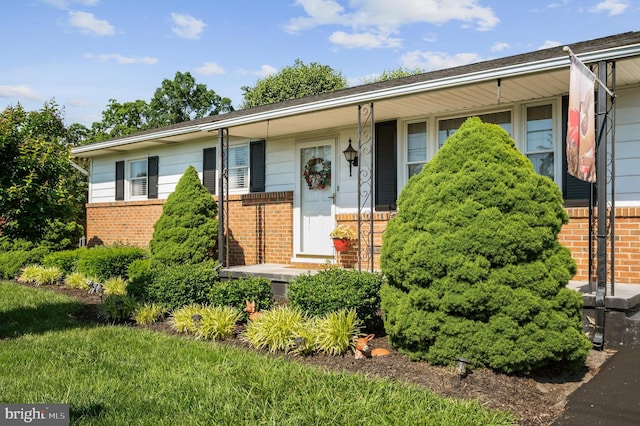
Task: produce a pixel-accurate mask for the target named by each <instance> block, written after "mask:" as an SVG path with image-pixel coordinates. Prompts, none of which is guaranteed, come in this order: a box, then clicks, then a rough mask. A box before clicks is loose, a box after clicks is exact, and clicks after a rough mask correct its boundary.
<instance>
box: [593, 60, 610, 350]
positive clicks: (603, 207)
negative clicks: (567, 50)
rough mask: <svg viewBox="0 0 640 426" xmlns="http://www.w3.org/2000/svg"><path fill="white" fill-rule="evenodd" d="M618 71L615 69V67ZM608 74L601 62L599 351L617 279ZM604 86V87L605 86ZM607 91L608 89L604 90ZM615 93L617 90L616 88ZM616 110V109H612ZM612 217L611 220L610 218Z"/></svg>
mask: <svg viewBox="0 0 640 426" xmlns="http://www.w3.org/2000/svg"><path fill="white" fill-rule="evenodd" d="M612 69H613V70H614V72H615V67H614V68H612ZM607 75H608V64H607V61H600V62H599V63H598V79H599V80H600V81H599V85H598V94H597V111H596V129H597V130H598V132H599V133H598V134H597V139H596V141H597V146H596V167H597V169H596V171H597V181H596V199H597V209H598V210H597V211H598V217H597V231H598V232H597V237H596V250H597V254H596V258H597V271H596V275H597V287H596V304H595V317H596V318H595V319H596V324H595V333H594V336H593V346H594V348H596V349H603V348H604V331H605V312H606V304H605V302H606V297H607V278H610V280H611V288H612V294H613V291H614V290H613V288H614V277H613V274H611V276H610V277H609V274H608V273H607V261H608V260H609V257H608V255H607V239H611V256H612V258H611V264H612V265H613V263H614V262H613V256H614V251H613V248H614V241H612V239H613V232H614V231H613V228H614V221H615V204H614V201H613V200H614V198H615V194H614V193H613V190H612V192H611V194H610V196H611V204H609V199H608V195H609V194H608V193H607V189H608V185H609V176H608V167H609V166H610V165H611V167H612V172H613V170H614V169H613V164H614V159H613V158H612V159H611V163H609V158H608V155H607V145H608V143H609V137H608V135H609V133H610V131H609V128H608V125H611V122H609V123H608V121H609V120H608V118H609V117H608V106H609V105H608V98H607V94H609V93H612V92H610V91H609V90H608V88H607V87H606V84H607ZM603 86H604V87H603ZM604 89H607V90H604ZM614 90H615V88H614ZM614 100H615V97H614V96H612V97H611V103H612V107H613V103H614ZM612 109H613V108H612ZM611 134H612V135H613V128H612V129H611ZM611 144H612V146H613V145H614V144H615V141H614V140H612V141H611ZM611 179H612V182H611V185H612V188H614V186H613V179H615V173H612V176H611ZM609 207H610V210H609V211H608V208H609ZM609 214H611V217H610V216H609Z"/></svg>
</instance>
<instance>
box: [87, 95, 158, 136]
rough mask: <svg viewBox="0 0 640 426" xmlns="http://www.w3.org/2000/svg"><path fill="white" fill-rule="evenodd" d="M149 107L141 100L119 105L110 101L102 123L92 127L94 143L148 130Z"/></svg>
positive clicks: (113, 100)
mask: <svg viewBox="0 0 640 426" xmlns="http://www.w3.org/2000/svg"><path fill="white" fill-rule="evenodd" d="M148 116H149V105H147V103H146V102H145V101H142V100H140V99H138V100H136V101H134V102H125V103H122V104H121V103H119V102H118V101H116V100H115V99H109V104H108V105H107V109H106V110H104V111H102V121H100V122H95V123H93V125H92V126H91V130H92V132H93V135H92V139H93V141H100V140H105V139H112V138H119V137H122V136H126V135H130V134H132V133H136V132H139V131H141V130H145V129H147V128H148V127H149V126H148V124H147V122H148Z"/></svg>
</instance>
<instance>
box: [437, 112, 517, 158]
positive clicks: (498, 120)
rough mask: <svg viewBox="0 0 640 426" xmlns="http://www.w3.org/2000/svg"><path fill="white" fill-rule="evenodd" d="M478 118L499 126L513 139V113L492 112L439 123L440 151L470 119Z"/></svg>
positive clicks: (449, 119)
mask: <svg viewBox="0 0 640 426" xmlns="http://www.w3.org/2000/svg"><path fill="white" fill-rule="evenodd" d="M472 116H477V117H479V118H480V120H482V121H483V122H485V123H492V124H497V125H498V126H500V127H502V128H503V129H504V130H505V131H506V132H507V133H509V136H511V137H513V122H512V119H511V111H499V112H490V113H486V114H473V115H468V116H465V117H457V118H448V119H445V120H440V121H438V149H440V148H442V145H444V142H445V141H446V140H447V138H448V137H449V136H451V135H453V134H454V133H455V131H456V130H458V129H459V128H460V126H462V123H464V122H465V120H466V119H467V118H469V117H472Z"/></svg>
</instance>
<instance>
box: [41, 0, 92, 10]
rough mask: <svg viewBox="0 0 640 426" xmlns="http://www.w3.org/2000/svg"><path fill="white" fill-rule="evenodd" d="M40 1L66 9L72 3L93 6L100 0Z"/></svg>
mask: <svg viewBox="0 0 640 426" xmlns="http://www.w3.org/2000/svg"><path fill="white" fill-rule="evenodd" d="M40 1H42V3H45V4H48V5H49V6H53V7H57V8H58V9H68V8H69V7H70V6H71V5H73V4H79V5H81V6H95V5H97V4H98V3H100V0H40Z"/></svg>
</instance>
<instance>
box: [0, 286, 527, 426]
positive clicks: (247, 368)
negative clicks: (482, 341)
mask: <svg viewBox="0 0 640 426" xmlns="http://www.w3.org/2000/svg"><path fill="white" fill-rule="evenodd" d="M79 308H80V307H79V305H78V304H77V303H75V302H74V301H72V300H70V299H69V298H66V297H63V296H61V295H58V294H54V293H51V292H48V291H46V290H36V289H29V288H25V287H22V286H19V285H17V284H15V283H12V282H0V403H32V404H36V403H64V404H69V406H70V413H71V423H72V424H91V425H94V424H95V425H216V424H221V425H234V424H235V425H244V424H252V425H253V424H266V425H314V424H318V425H335V424H343V425H355V424H359V425H368V424H372V425H385V424H388V425H411V424H421V425H501V424H513V423H515V420H514V418H513V417H512V416H511V415H509V414H507V413H503V412H496V411H491V410H488V409H485V408H483V407H481V406H480V404H478V403H476V402H459V401H454V400H451V399H446V398H440V397H438V396H436V395H435V394H433V393H431V392H428V391H426V390H424V389H421V388H418V387H414V386H409V385H400V384H396V383H392V382H390V381H386V380H381V379H371V378H365V377H363V376H361V375H355V374H347V373H341V374H338V373H328V372H323V371H320V370H317V369H313V368H310V367H306V366H303V365H300V364H298V363H291V362H287V361H286V360H285V359H281V358H274V357H269V356H263V355H260V354H257V353H253V352H250V351H243V350H240V349H234V348H230V347H226V346H224V345H220V344H217V343H212V342H203V341H193V340H190V339H186V338H182V337H175V336H169V335H165V334H162V333H155V332H151V331H144V330H139V329H134V328H128V327H122V326H98V325H90V324H89V325H87V324H80V323H77V322H76V321H75V320H74V318H73V315H74V313H75V312H77V310H78V309H79Z"/></svg>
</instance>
